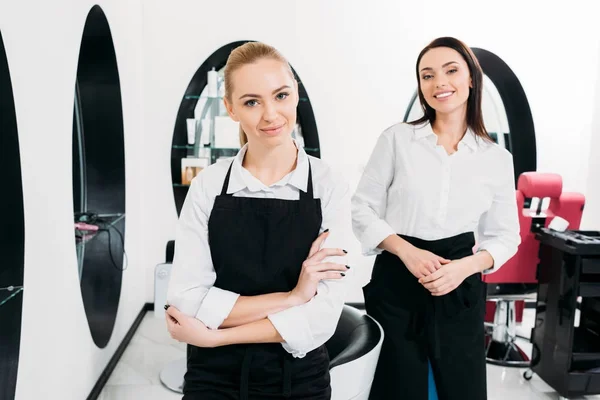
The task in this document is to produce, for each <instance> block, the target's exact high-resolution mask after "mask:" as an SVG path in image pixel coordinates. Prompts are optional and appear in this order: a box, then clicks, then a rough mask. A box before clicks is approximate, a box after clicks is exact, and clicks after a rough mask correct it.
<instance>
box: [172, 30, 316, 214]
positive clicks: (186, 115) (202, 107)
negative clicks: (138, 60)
mask: <svg viewBox="0 0 600 400" xmlns="http://www.w3.org/2000/svg"><path fill="white" fill-rule="evenodd" d="M247 42H249V41H248V40H244V41H238V42H233V43H229V44H226V45H224V46H223V47H221V48H219V49H218V50H216V51H215V52H214V53H213V54H211V55H210V56H209V57H208V58H207V59H206V60H205V61H204V62H203V63H202V65H201V66H200V68H198V70H197V71H196V73H195V74H194V76H193V77H192V79H191V81H190V83H189V85H188V87H187V89H186V91H185V94H184V95H183V99H182V100H181V104H180V106H179V111H178V112H177V118H176V120H175V129H174V132H173V142H172V146H171V178H172V182H173V195H174V196H175V207H176V209H177V214H178V215H179V213H180V211H181V207H182V206H183V201H184V200H185V196H186V195H187V192H188V189H189V182H190V180H191V179H192V178H193V176H195V175H196V174H197V173H199V172H200V171H201V170H202V169H203V168H204V167H206V166H208V165H210V164H212V163H214V162H216V160H218V159H219V158H221V157H231V156H234V155H235V154H236V153H237V152H238V150H239V147H240V146H239V141H238V140H237V131H236V130H237V126H236V125H235V124H233V125H232V121H231V120H230V119H229V117H228V116H227V113H226V111H225V109H224V107H223V106H222V103H223V73H222V70H223V68H224V67H225V64H226V62H227V58H228V57H229V54H230V53H231V51H232V50H233V49H235V48H236V47H238V46H241V45H242V44H244V43H247ZM292 67H293V66H292ZM213 69H214V72H211V71H212V70H213ZM292 70H293V68H292ZM209 73H210V74H213V75H212V77H213V78H214V79H215V81H214V82H213V83H214V84H215V85H214V90H213V89H212V88H211V90H208V89H209V88H208V86H209V85H208V83H209V82H208V81H209ZM294 74H295V75H296V79H297V80H298V92H299V95H300V101H299V103H298V108H297V115H298V119H297V126H296V129H295V130H294V132H293V133H292V135H293V136H294V137H295V138H296V139H297V140H298V142H299V144H300V145H304V149H305V150H306V152H307V153H308V154H310V155H312V156H315V157H320V156H321V152H320V149H319V133H318V130H317V124H316V121H315V115H314V113H313V109H312V105H311V103H310V99H309V97H308V93H307V91H306V88H305V87H304V84H303V82H302V80H301V79H300V78H299V77H298V75H297V73H296V71H294ZM211 91H212V92H214V93H211ZM207 120H208V121H210V122H207ZM202 121H204V123H203V122H202ZM214 121H216V123H214ZM196 138H197V140H196ZM211 139H212V140H211ZM211 142H212V143H211Z"/></svg>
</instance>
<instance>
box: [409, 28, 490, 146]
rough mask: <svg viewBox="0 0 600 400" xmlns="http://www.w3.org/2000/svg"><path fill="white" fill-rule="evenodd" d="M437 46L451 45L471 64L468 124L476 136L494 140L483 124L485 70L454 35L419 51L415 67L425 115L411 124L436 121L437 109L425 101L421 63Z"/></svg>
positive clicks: (440, 39) (441, 38)
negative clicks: (420, 74)
mask: <svg viewBox="0 0 600 400" xmlns="http://www.w3.org/2000/svg"><path fill="white" fill-rule="evenodd" d="M436 47H449V48H451V49H453V50H456V51H457V52H458V53H459V54H460V55H461V56H462V58H463V59H464V60H465V62H466V63H467V65H468V66H469V73H470V75H471V81H472V84H473V87H472V88H471V89H470V91H469V98H468V99H467V126H468V127H469V128H471V130H472V131H473V133H474V134H475V135H476V136H478V137H480V138H482V139H484V140H487V141H489V142H493V141H494V140H493V139H492V138H491V137H490V135H489V134H488V132H487V130H486V129H485V125H484V124H483V114H482V112H481V97H482V95H481V93H482V90H483V71H482V70H481V66H480V65H479V61H478V60H477V57H475V54H473V51H471V49H470V48H469V47H468V46H467V45H466V44H464V43H463V42H461V41H460V40H458V39H455V38H453V37H440V38H437V39H435V40H433V41H432V42H431V43H429V44H428V45H427V46H425V48H424V49H423V50H421V53H419V57H418V58H417V65H416V67H415V69H416V71H417V83H418V85H419V90H418V93H419V101H420V102H421V108H422V109H423V116H422V117H421V118H419V119H418V120H416V121H411V122H409V124H411V125H421V124H423V123H425V122H429V123H430V124H431V125H432V126H433V122H434V121H435V110H434V109H433V108H431V107H430V106H429V104H427V102H426V101H425V97H424V96H423V92H422V91H421V79H420V77H419V63H420V62H421V58H423V55H425V53H427V52H428V51H429V50H431V49H435V48H436Z"/></svg>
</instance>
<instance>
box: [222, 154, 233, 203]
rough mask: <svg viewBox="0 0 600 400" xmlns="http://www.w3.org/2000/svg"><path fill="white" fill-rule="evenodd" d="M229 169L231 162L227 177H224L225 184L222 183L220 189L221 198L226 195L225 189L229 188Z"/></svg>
mask: <svg viewBox="0 0 600 400" xmlns="http://www.w3.org/2000/svg"><path fill="white" fill-rule="evenodd" d="M231 167H233V161H232V162H231V165H229V169H228V170H227V175H225V182H223V189H221V196H226V195H227V189H228V188H229V177H230V176H231Z"/></svg>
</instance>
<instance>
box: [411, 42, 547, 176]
mask: <svg viewBox="0 0 600 400" xmlns="http://www.w3.org/2000/svg"><path fill="white" fill-rule="evenodd" d="M471 50H473V53H474V54H475V56H476V57H477V59H478V61H479V64H480V65H481V69H482V70H483V73H484V82H483V96H482V109H483V117H484V123H485V126H486V129H487V130H488V132H489V133H490V135H491V136H492V138H493V139H494V140H496V142H497V143H498V144H500V145H502V146H504V147H505V148H506V149H507V150H508V151H510V152H511V153H512V155H513V162H514V169H515V183H516V182H517V181H518V177H519V175H521V174H522V173H523V172H527V171H535V170H536V169H537V154H536V138H535V129H534V125H533V116H532V115H531V109H530V107H529V102H528V100H527V95H526V94H525V90H524V89H523V86H521V82H520V81H519V79H518V78H517V76H516V75H515V73H514V72H513V71H512V69H511V68H510V67H509V66H508V65H507V64H506V63H505V62H504V61H503V60H502V59H501V58H500V57H498V56H497V55H495V54H494V53H492V52H490V51H488V50H484V49H480V48H476V47H473V48H471ZM422 115H423V111H422V110H421V105H420V103H419V97H418V95H417V92H416V91H415V93H414V94H413V97H412V98H411V101H410V102H409V105H408V108H407V110H406V113H405V115H404V121H405V122H406V121H414V120H415V119H417V118H419V117H421V116H422Z"/></svg>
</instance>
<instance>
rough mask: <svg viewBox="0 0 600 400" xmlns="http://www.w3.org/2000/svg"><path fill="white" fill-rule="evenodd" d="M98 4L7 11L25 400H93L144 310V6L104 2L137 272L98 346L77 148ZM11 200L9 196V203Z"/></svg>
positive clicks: (68, 0) (129, 274) (131, 270)
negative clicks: (80, 75) (83, 60)
mask: <svg viewBox="0 0 600 400" xmlns="http://www.w3.org/2000/svg"><path fill="white" fill-rule="evenodd" d="M94 4H95V3H94V2H93V1H91V0H89V1H88V0H60V1H52V2H47V1H44V0H20V1H18V2H16V1H10V2H9V1H5V2H0V29H1V30H2V34H3V38H4V43H5V45H6V50H7V57H8V60H9V66H10V70H11V75H12V82H13V89H14V93H15V103H16V104H15V106H16V112H17V122H18V129H19V140H20V148H21V158H22V174H23V192H24V193H23V194H24V199H25V204H24V205H25V235H26V239H25V246H26V250H25V251H26V254H25V279H24V286H25V290H24V300H23V322H22V333H21V349H20V360H19V375H18V382H17V396H16V398H17V399H25V400H29V399H42V398H43V399H59V398H60V399H73V400H80V399H85V398H86V397H87V396H88V394H89V393H90V390H91V388H92V387H93V385H94V384H95V383H96V381H97V379H98V377H99V375H100V373H101V372H102V370H103V369H104V368H105V366H106V364H107V362H108V360H109V359H110V357H112V355H113V354H114V352H115V349H116V347H117V346H118V345H119V343H120V342H121V340H122V339H123V337H124V335H125V333H126V332H127V330H128V329H129V328H130V327H131V324H132V323H133V321H134V318H135V317H136V316H137V314H138V313H139V311H140V310H141V308H142V306H143V303H144V301H145V287H144V285H143V284H140V283H141V282H142V281H143V279H144V278H143V277H144V272H145V269H144V268H142V267H143V264H142V261H143V260H142V258H141V254H142V240H143V231H142V229H143V225H142V223H141V221H142V220H143V218H144V217H143V214H142V208H141V203H142V199H143V197H142V191H141V190H140V186H141V179H140V173H141V172H142V168H143V164H142V163H141V160H142V158H143V139H144V135H143V134H144V132H143V131H142V129H141V124H142V122H143V118H142V114H141V112H142V106H143V96H142V76H141V73H140V71H141V69H142V65H141V63H142V45H141V33H142V29H141V21H142V16H141V12H140V10H141V5H140V0H100V1H99V2H98V4H100V5H101V7H102V8H103V9H104V12H105V13H106V15H107V18H108V21H109V24H110V27H111V30H112V34H113V38H114V42H115V50H116V54H117V62H118V65H119V73H120V78H121V90H122V99H123V114H124V116H125V118H124V119H125V120H124V124H125V126H124V128H125V146H126V171H127V172H126V174H127V175H126V178H127V190H128V192H127V199H126V212H127V228H126V237H125V240H126V251H127V253H128V256H129V267H128V269H127V270H126V271H125V272H124V273H123V285H122V296H121V302H120V306H119V311H118V316H117V320H116V324H115V328H114V331H113V335H112V337H111V340H110V342H109V343H108V345H107V347H106V348H104V349H99V348H98V347H97V346H96V345H95V344H94V343H93V341H92V338H91V335H90V332H89V328H88V323H87V320H86V316H85V313H84V309H83V303H82V298H81V293H80V289H79V280H78V275H77V260H76V253H75V243H74V236H73V225H72V224H73V219H72V218H73V195H72V172H71V168H72V167H71V165H72V164H71V163H72V161H71V140H72V124H73V94H74V85H75V77H76V70H77V62H78V56H79V47H80V44H81V38H82V33H83V26H84V23H85V20H86V17H87V14H88V12H89V10H90V9H91V7H92V6H93V5H94ZM3 195H4V194H3Z"/></svg>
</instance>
